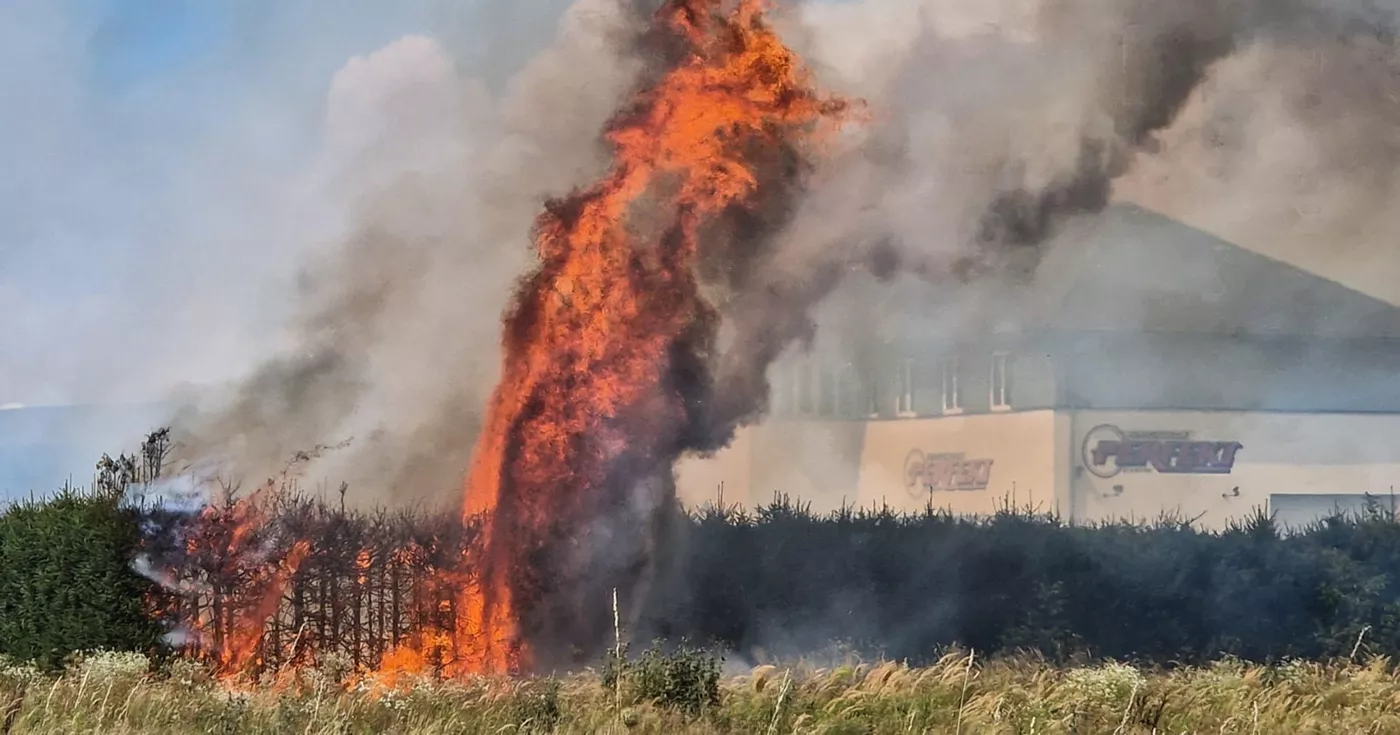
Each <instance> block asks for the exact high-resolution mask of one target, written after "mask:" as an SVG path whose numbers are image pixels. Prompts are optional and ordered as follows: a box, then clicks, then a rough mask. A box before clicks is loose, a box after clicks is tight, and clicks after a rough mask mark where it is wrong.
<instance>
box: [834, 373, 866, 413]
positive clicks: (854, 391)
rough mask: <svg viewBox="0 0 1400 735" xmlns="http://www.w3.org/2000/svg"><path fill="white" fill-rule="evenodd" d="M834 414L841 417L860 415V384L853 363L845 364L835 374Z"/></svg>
mask: <svg viewBox="0 0 1400 735" xmlns="http://www.w3.org/2000/svg"><path fill="white" fill-rule="evenodd" d="M835 393H836V396H835V398H836V415H837V416H838V417H840V418H843V419H854V418H860V417H861V405H860V401H861V397H862V393H861V385H860V377H859V375H857V374H856V369H855V366H854V365H850V364H847V365H845V366H843V367H842V368H841V370H840V371H839V372H837V374H836V386H835Z"/></svg>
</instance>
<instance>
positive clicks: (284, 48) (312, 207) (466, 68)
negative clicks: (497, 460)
mask: <svg viewBox="0 0 1400 735" xmlns="http://www.w3.org/2000/svg"><path fill="white" fill-rule="evenodd" d="M567 3H568V0H533V1H532V2H529V3H517V2H508V1H507V0H394V1H393V2H385V1H384V0H0V340H3V341H0V345H3V346H0V407H4V406H6V405H7V404H14V403H21V404H26V405H29V406H46V405H66V404H92V403H119V404H133V408H132V410H131V412H130V414H129V415H128V414H121V415H128V416H129V419H130V421H129V423H130V425H129V426H128V425H126V424H123V421H124V419H113V420H112V421H111V422H108V423H105V424H102V427H103V428H101V430H100V431H98V430H97V429H96V428H93V427H89V428H93V431H88V432H86V433H84V434H83V435H82V436H81V437H79V436H77V435H76V434H74V433H73V431H72V430H71V429H62V430H60V429H57V428H51V429H42V430H41V429H36V428H33V427H35V426H47V424H42V422H41V423H40V424H35V423H34V422H33V421H30V420H29V419H23V418H21V417H18V416H16V415H14V414H11V415H8V416H0V418H2V419H4V420H2V421H0V449H5V448H8V450H9V454H8V455H6V454H5V453H4V452H3V451H0V462H3V461H4V459H3V458H4V457H5V456H9V457H11V458H13V457H15V456H23V457H24V458H25V460H26V462H27V464H26V465H25V467H23V468H19V469H23V470H24V472H23V473H22V474H24V476H26V477H37V476H46V475H48V474H53V475H55V480H54V481H55V482H57V481H58V479H59V478H61V476H66V475H67V474H68V473H69V472H76V473H77V475H78V479H79V480H80V481H82V480H83V479H84V478H83V477H82V475H83V473H84V470H85V468H87V467H90V466H91V463H92V461H93V460H94V459H95V457H94V456H92V454H93V451H94V449H95V448H96V447H103V448H104V449H112V450H114V451H115V450H120V449H122V448H123V445H125V444H129V443H130V440H132V439H133V438H139V436H140V434H141V433H142V432H144V431H145V430H147V429H149V428H153V427H151V426H148V425H147V423H149V421H151V420H152V419H151V418H150V416H149V415H148V414H149V411H148V410H146V409H142V408H141V407H140V406H137V405H134V404H147V405H148V406H149V404H150V403H151V402H161V401H164V400H165V399H167V398H168V397H169V395H170V391H171V388H172V387H175V386H178V385H180V384H181V383H187V382H189V383H195V384H210V383H216V382H222V381H227V380H230V379H233V378H236V377H237V376H238V375H240V374H242V373H243V372H245V371H246V370H247V369H248V368H250V367H251V366H252V365H254V364H256V363H257V362H258V361H259V360H260V359H262V358H264V357H265V356H266V355H267V354H268V350H269V349H270V347H271V346H272V345H273V343H274V341H275V339H276V338H277V337H278V336H279V330H280V328H281V326H282V325H283V324H285V323H286V318H287V316H288V315H289V313H290V311H291V310H292V309H293V307H294V305H295V304H296V298H295V294H296V286H297V283H296V278H297V270H298V267H299V266H300V265H301V264H302V263H303V262H304V258H305V256H306V255H307V252H306V251H307V250H308V249H309V248H312V247H320V246H325V245H327V244H333V243H335V242H337V241H338V238H339V236H340V235H341V233H342V230H343V228H344V226H345V225H346V214H347V213H346V211H345V209H346V207H345V206H344V203H343V202H336V201H334V200H332V198H331V197H332V195H331V194H330V193H328V192H327V188H328V187H327V186H326V185H325V184H326V183H327V181H326V180H325V177H326V173H325V171H327V170H328V169H327V168H326V167H325V166H324V165H323V164H324V161H323V159H324V157H325V155H326V150H325V149H324V148H323V137H324V124H325V114H326V99H327V92H328V90H329V86H330V82H331V80H332V78H333V77H334V75H335V74H336V72H337V70H339V69H341V68H342V67H343V66H344V65H345V64H346V62H347V61H349V60H350V59H351V58H353V57H356V56H363V55H366V54H371V53H373V52H375V51H376V50H378V49H381V48H383V47H385V46H386V45H388V44H390V43H392V42H393V41H395V40H397V39H399V38H402V37H403V36H405V35H408V34H422V35H428V36H431V37H433V38H435V39H436V40H437V41H438V42H439V43H440V44H441V45H442V47H443V48H445V49H446V50H447V51H448V52H449V53H450V54H452V55H453V57H454V58H455V60H456V62H457V63H458V65H459V67H461V68H462V71H463V73H464V74H466V75H470V76H473V77H477V78H481V79H483V80H485V81H487V82H488V83H499V82H500V80H501V78H503V77H504V76H506V75H508V74H509V73H510V72H511V71H512V70H513V69H514V68H516V67H518V65H519V64H520V63H521V62H523V61H524V60H526V59H527V58H529V56H531V55H532V54H533V53H534V50H535V49H536V48H538V47H539V45H541V44H543V43H544V42H546V40H547V39H548V37H549V36H550V35H552V32H553V28H554V24H555V22H556V21H557V17H558V13H559V10H560V9H561V8H562V7H564V6H565V5H567ZM3 413H5V412H4V411H0V414H3ZM38 413H42V412H38ZM119 413H120V412H119ZM35 415H38V414H37V413H36V414H35ZM55 415H57V414H55ZM79 423H80V424H82V425H84V426H87V425H88V424H89V423H91V422H87V421H80V422H79ZM55 426H56V424H55ZM79 444H81V446H79ZM16 453H18V454H16ZM50 460H52V461H50ZM3 469H4V468H0V470H3ZM11 469H12V470H15V468H11ZM56 469H61V470H63V471H62V472H61V473H56V472H54V470H56ZM16 471H17V470H16ZM3 474H4V473H3V472H0V479H3ZM11 474H13V472H12V473H11ZM11 479H12V480H13V478H11ZM0 484H9V483H0ZM26 484H27V483H26ZM40 489H42V488H40ZM13 490H14V488H6V487H0V497H3V496H4V495H5V493H6V492H7V491H13Z"/></svg>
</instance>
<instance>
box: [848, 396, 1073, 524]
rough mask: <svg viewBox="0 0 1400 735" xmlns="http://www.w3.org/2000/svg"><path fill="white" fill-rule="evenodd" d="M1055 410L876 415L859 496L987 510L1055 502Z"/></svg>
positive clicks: (898, 504) (905, 506) (863, 500)
mask: <svg viewBox="0 0 1400 735" xmlns="http://www.w3.org/2000/svg"><path fill="white" fill-rule="evenodd" d="M1055 446H1056V442H1055V414H1054V412H1053V411H1048V410H1046V411H1026V412H1018V413H996V414H981V415H961V416H944V417H941V418H931V419H909V420H903V421H877V422H871V423H870V424H868V425H867V428H866V441H865V451H864V452H863V453H862V455H861V472H860V493H859V498H860V504H861V505H862V506H864V507H871V506H880V505H882V504H888V505H889V506H890V507H891V508H893V509H895V510H898V511H910V512H915V511H920V510H923V509H924V508H926V507H927V506H928V504H929V503H932V504H933V507H934V508H935V509H943V510H950V511H952V512H954V513H959V514H975V515H983V514H990V513H993V512H995V511H996V510H997V509H998V508H1000V507H1002V506H1003V505H1005V504H1007V503H1014V504H1015V505H1016V506H1017V507H1021V508H1024V507H1028V506H1030V507H1038V508H1040V509H1041V510H1043V511H1046V512H1049V511H1052V510H1054V506H1055V475H1056V456H1055Z"/></svg>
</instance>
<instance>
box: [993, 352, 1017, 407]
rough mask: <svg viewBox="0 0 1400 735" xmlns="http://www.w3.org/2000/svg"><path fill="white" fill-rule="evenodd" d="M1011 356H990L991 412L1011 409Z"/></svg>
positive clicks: (1003, 354) (1002, 354) (1000, 354)
mask: <svg viewBox="0 0 1400 735" xmlns="http://www.w3.org/2000/svg"><path fill="white" fill-rule="evenodd" d="M1011 368H1012V364H1011V355H1010V354H1008V353H1005V352H997V353H995V354H993V355H992V381H991V382H992V410H993V411H1005V410H1007V409H1009V408H1011Z"/></svg>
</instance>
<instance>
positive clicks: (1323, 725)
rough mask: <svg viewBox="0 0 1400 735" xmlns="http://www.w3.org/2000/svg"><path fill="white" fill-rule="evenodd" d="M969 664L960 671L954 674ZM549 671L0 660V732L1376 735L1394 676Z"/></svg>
mask: <svg viewBox="0 0 1400 735" xmlns="http://www.w3.org/2000/svg"><path fill="white" fill-rule="evenodd" d="M969 664H970V665H969ZM622 691H623V692H624V697H623V699H622V700H621V701H619V700H618V699H617V698H616V697H617V690H615V689H614V688H612V687H610V686H608V685H606V684H605V682H604V681H603V677H601V676H599V675H596V674H594V673H592V672H584V673H580V674H576V675H572V676H570V677H568V678H564V679H557V680H556V679H537V680H525V681H489V680H476V681H466V682H435V681H430V680H420V681H413V682H400V683H398V684H396V685H395V686H393V687H387V686H380V685H377V684H376V683H375V682H374V681H372V680H361V681H359V682H357V683H355V684H353V685H348V686H346V685H342V684H341V682H339V681H336V680H335V677H334V676H332V675H328V674H327V673H326V672H325V671H322V670H319V669H307V670H302V671H300V672H296V673H292V674H287V675H284V676H283V677H281V678H279V679H269V680H268V681H265V682H263V684H262V685H261V686H256V687H250V688H246V689H244V690H241V691H240V690H235V689H229V688H226V687H224V686H221V685H219V684H217V683H215V682H212V681H210V680H209V678H208V677H207V676H205V675H204V674H203V672H202V671H201V670H200V669H199V668H198V667H197V666H196V665H194V664H192V663H191V662H188V661H178V660H177V661H172V662H169V663H167V664H165V665H164V666H163V667H162V668H159V669H156V670H151V667H150V665H149V664H148V662H146V661H145V660H144V659H143V658H142V657H140V656H136V655H132V654H110V653H107V654H95V655H90V656H87V657H85V658H82V659H81V660H74V661H72V662H70V665H69V667H68V668H67V669H66V670H64V671H63V672H62V673H61V674H57V675H47V674H42V673H40V672H39V671H37V670H35V669H31V668H27V667H24V666H17V665H13V664H4V665H0V718H2V719H0V732H10V733H60V732H63V733H67V732H104V733H138V732H139V733H336V734H341V733H526V732H528V733H546V732H556V733H598V732H604V733H607V732H635V733H720V732H745V733H764V732H780V733H954V732H959V731H961V732H963V733H1046V734H1048V733H1114V734H1115V735H1116V734H1119V733H1153V732H1157V733H1173V735H1175V734H1178V733H1379V732H1397V731H1400V707H1397V705H1398V704H1400V671H1397V670H1396V668H1395V667H1393V666H1392V665H1391V663H1390V662H1389V661H1388V660H1386V659H1383V658H1376V659H1372V660H1370V661H1369V662H1366V663H1364V664H1362V663H1352V662H1350V661H1346V660H1341V661H1339V662H1335V663H1331V664H1320V663H1302V662H1287V663H1282V664H1279V665H1275V666H1269V667H1261V666H1253V665H1248V664H1244V663H1241V662H1237V661H1224V662H1219V663H1215V664H1212V665H1210V666H1205V667H1196V668H1180V669H1175V670H1172V671H1151V670H1139V669H1137V668H1134V667H1132V666H1128V665H1124V664H1105V665H1100V666H1095V667H1090V668H1062V667H1055V666H1052V665H1049V664H1047V663H1045V662H1043V661H1041V660H1038V659H1033V658H1003V659H994V660H990V661H986V662H983V661H982V660H981V659H980V657H974V656H971V655H970V654H969V653H965V652H952V653H949V654H948V655H946V656H944V657H943V658H942V659H941V660H940V661H938V662H937V663H935V664H933V665H931V666H928V667H925V668H909V667H907V666H905V665H902V664H898V663H893V662H873V663H862V662H859V661H855V660H852V661H848V662H846V663H844V664H841V665H838V666H834V667H829V668H818V667H816V666H814V665H812V664H806V663H798V664H795V665H793V666H774V665H765V666H762V667H759V668H756V669H753V670H751V671H748V672H746V673H743V674H740V675H732V676H729V677H727V678H724V679H723V680H722V681H721V682H720V687H719V696H718V700H717V701H716V702H714V703H713V704H710V705H707V706H705V707H702V708H699V709H692V708H688V707H683V706H673V705H672V704H668V702H667V701H666V700H665V699H664V698H662V699H660V700H658V699H655V698H652V699H649V698H648V697H646V696H644V695H643V694H642V693H641V689H639V688H637V687H624V688H623V690H622Z"/></svg>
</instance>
